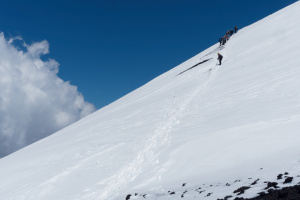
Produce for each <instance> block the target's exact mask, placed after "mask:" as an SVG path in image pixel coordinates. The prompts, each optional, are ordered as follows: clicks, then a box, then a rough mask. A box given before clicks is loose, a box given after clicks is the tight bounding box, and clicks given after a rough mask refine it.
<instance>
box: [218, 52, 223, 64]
mask: <svg viewBox="0 0 300 200" xmlns="http://www.w3.org/2000/svg"><path fill="white" fill-rule="evenodd" d="M222 59H223V56H222V55H221V54H220V53H218V60H219V65H221V64H222Z"/></svg>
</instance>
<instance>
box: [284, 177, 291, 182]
mask: <svg viewBox="0 0 300 200" xmlns="http://www.w3.org/2000/svg"><path fill="white" fill-rule="evenodd" d="M292 181H293V177H287V178H286V179H285V180H284V182H283V183H284V184H286V183H290V182H292Z"/></svg>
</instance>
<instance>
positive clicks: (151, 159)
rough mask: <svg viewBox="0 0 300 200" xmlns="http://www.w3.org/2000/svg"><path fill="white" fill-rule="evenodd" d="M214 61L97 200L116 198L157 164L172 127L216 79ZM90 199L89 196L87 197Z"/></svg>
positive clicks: (216, 67) (109, 180)
mask: <svg viewBox="0 0 300 200" xmlns="http://www.w3.org/2000/svg"><path fill="white" fill-rule="evenodd" d="M213 63H214V61H212V62H209V66H208V67H207V68H208V69H209V68H211V69H212V68H214V69H212V70H210V72H209V75H208V77H207V80H206V81H204V82H203V83H202V84H201V85H200V86H199V87H197V88H196V89H195V90H194V91H193V92H192V93H189V94H188V95H187V97H186V98H184V100H183V102H182V101H181V103H178V104H179V105H177V106H178V108H177V109H171V110H169V113H167V116H168V117H167V118H166V119H165V121H163V122H162V123H160V124H159V125H158V126H157V128H156V129H155V131H154V134H149V135H148V137H147V138H146V139H145V141H144V143H143V144H142V149H141V150H140V151H139V152H138V153H137V155H136V156H135V158H133V159H132V160H131V161H129V162H128V163H127V164H126V165H125V166H124V167H123V168H121V169H120V170H119V171H118V172H117V173H116V174H115V175H114V176H112V177H110V178H108V180H107V181H106V182H105V183H104V185H106V186H105V188H104V190H102V191H101V192H100V194H94V195H93V196H95V197H97V199H99V200H100V199H110V200H111V199H114V198H115V197H117V196H118V195H120V194H118V193H117V191H120V189H122V188H123V187H124V186H126V185H127V184H128V183H130V182H132V181H133V180H135V179H136V178H137V177H138V176H139V175H140V174H141V173H143V172H144V171H145V170H144V169H145V168H146V167H149V166H151V165H154V164H157V163H158V156H159V153H160V152H159V149H162V148H161V147H162V146H163V145H167V144H168V143H170V139H171V132H172V130H173V129H174V127H175V126H176V125H177V124H179V119H180V118H181V117H182V116H183V114H184V111H185V110H186V108H187V107H188V106H189V105H190V103H191V102H192V101H193V100H194V99H195V98H196V97H198V96H201V95H202V94H203V93H204V92H205V91H206V89H207V88H208V86H209V84H210V83H211V82H212V81H213V80H214V78H215V77H216V75H217V73H218V71H219V69H220V66H217V65H216V66H215V67H214V66H213V65H214V64H213ZM175 106H176V105H175ZM89 198H90V196H89Z"/></svg>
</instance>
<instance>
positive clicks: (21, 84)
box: [0, 33, 95, 157]
mask: <svg viewBox="0 0 300 200" xmlns="http://www.w3.org/2000/svg"><path fill="white" fill-rule="evenodd" d="M14 40H22V38H21V37H16V38H13V39H10V40H7V39H6V38H5V37H4V34H3V33H0V157H3V156H5V155H8V154H9V153H11V152H14V151H16V150H18V149H20V148H22V147H24V146H26V145H28V144H31V143H33V142H35V141H37V140H39V139H42V138H44V137H46V136H48V135H50V134H52V133H54V132H56V131H58V130H59V129H62V128H64V127H66V126H68V125H69V124H71V123H73V122H75V121H77V120H79V119H81V118H82V117H85V116H86V115H88V114H90V113H92V112H94V111H95V107H94V106H93V105H92V104H90V103H87V102H85V101H84V98H83V96H82V94H81V93H79V92H78V90H77V87H76V86H73V85H70V83H69V82H65V81H63V80H61V79H60V78H59V77H58V76H57V73H58V69H59V68H58V67H59V64H58V63H57V62H56V61H55V60H53V59H49V60H48V61H43V60H42V59H41V58H40V57H41V56H42V55H44V54H47V53H49V44H48V42H47V41H45V40H44V41H42V42H36V43H33V44H32V45H27V44H26V43H25V42H24V46H25V47H26V48H27V51H22V50H19V49H18V48H17V47H15V46H14V45H13V42H14Z"/></svg>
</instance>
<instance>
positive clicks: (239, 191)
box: [233, 186, 250, 195]
mask: <svg viewBox="0 0 300 200" xmlns="http://www.w3.org/2000/svg"><path fill="white" fill-rule="evenodd" d="M249 188H250V187H248V186H243V187H240V188H238V189H237V190H235V191H234V192H233V193H238V194H237V195H240V194H244V192H245V190H248V189H249Z"/></svg>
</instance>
